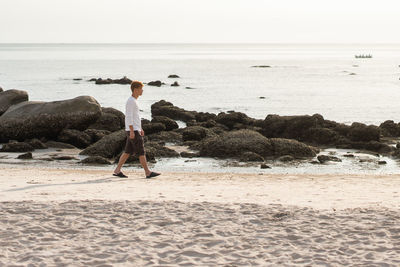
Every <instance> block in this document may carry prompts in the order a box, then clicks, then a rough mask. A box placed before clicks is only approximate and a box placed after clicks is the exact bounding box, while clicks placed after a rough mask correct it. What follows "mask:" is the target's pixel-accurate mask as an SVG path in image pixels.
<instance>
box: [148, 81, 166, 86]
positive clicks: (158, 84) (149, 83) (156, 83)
mask: <svg viewBox="0 0 400 267" xmlns="http://www.w3.org/2000/svg"><path fill="white" fill-rule="evenodd" d="M147 85H149V86H157V87H160V86H161V85H162V82H161V81H151V82H148V83H147Z"/></svg>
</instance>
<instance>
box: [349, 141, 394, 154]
mask: <svg viewBox="0 0 400 267" xmlns="http://www.w3.org/2000/svg"><path fill="white" fill-rule="evenodd" d="M350 148H354V149H364V150H369V151H374V152H378V153H381V154H389V153H391V152H393V151H394V150H395V148H394V147H391V146H389V145H387V144H383V143H380V142H377V141H370V142H352V143H351V147H350Z"/></svg>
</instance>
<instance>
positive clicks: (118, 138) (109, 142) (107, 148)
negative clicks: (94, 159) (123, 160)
mask: <svg viewBox="0 0 400 267" xmlns="http://www.w3.org/2000/svg"><path fill="white" fill-rule="evenodd" d="M125 141H126V133H125V130H119V131H117V132H114V133H112V134H109V135H107V136H104V137H103V138H102V139H100V140H99V141H97V142H96V143H94V144H92V145H90V146H89V147H87V148H86V149H85V150H83V151H82V152H81V153H79V154H80V155H88V156H101V157H104V158H113V157H115V156H117V155H118V154H120V152H121V151H122V150H123V148H124V145H125Z"/></svg>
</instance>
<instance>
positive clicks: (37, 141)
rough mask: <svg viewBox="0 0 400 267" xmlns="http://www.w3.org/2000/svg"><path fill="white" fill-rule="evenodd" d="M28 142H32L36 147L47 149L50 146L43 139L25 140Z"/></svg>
mask: <svg viewBox="0 0 400 267" xmlns="http://www.w3.org/2000/svg"><path fill="white" fill-rule="evenodd" d="M25 142H26V143H28V144H30V145H31V146H32V147H33V148H34V149H46V148H48V147H47V146H46V145H45V144H43V142H42V141H40V140H38V139H36V138H34V139H32V140H25Z"/></svg>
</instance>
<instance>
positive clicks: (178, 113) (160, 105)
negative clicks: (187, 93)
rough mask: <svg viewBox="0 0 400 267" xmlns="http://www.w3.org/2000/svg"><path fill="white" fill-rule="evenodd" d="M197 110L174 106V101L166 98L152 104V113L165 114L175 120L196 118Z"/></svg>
mask: <svg viewBox="0 0 400 267" xmlns="http://www.w3.org/2000/svg"><path fill="white" fill-rule="evenodd" d="M196 114H197V112H195V111H187V110H184V109H182V108H178V107H176V106H174V105H173V104H172V103H170V102H167V101H165V100H160V101H158V102H156V103H154V104H153V105H151V115H152V117H155V116H165V117H168V118H171V119H173V120H181V121H184V122H187V121H191V120H194V119H195V118H196Z"/></svg>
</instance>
